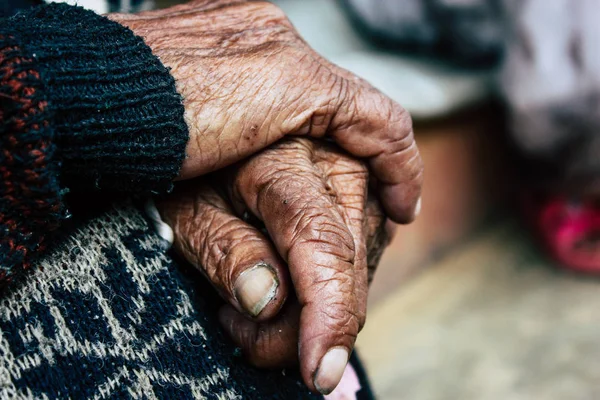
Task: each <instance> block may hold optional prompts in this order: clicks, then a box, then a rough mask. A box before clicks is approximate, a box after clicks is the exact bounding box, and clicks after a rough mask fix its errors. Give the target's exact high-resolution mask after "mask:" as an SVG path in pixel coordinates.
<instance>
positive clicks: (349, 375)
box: [325, 364, 360, 400]
mask: <svg viewBox="0 0 600 400" xmlns="http://www.w3.org/2000/svg"><path fill="white" fill-rule="evenodd" d="M359 390H360V381H359V380H358V376H357V375H356V371H354V368H352V365H350V364H348V365H347V366H346V369H345V370H344V375H342V380H341V381H340V384H339V385H338V386H337V387H336V388H335V390H334V391H333V392H331V393H330V394H328V395H327V396H325V399H326V400H356V392H358V391H359Z"/></svg>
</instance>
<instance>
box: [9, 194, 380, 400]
mask: <svg viewBox="0 0 600 400" xmlns="http://www.w3.org/2000/svg"><path fill="white" fill-rule="evenodd" d="M76 214H78V216H76V217H75V219H76V220H77V221H75V223H74V227H73V228H72V230H71V231H69V232H68V234H65V235H63V236H62V238H61V239H58V241H57V242H53V244H52V246H51V250H50V251H49V252H48V253H47V254H45V255H44V256H43V257H41V258H39V259H38V260H37V261H35V262H34V264H35V268H32V270H31V272H30V273H29V274H28V276H27V279H22V280H19V281H18V282H15V283H14V284H13V285H11V286H10V287H9V288H8V292H7V293H3V295H2V296H1V297H0V398H1V399H22V398H47V399H67V398H70V399H94V398H95V399H123V398H131V399H228V400H229V399H251V400H252V399H268V400H271V399H273V400H276V399H281V400H294V399H319V398H322V396H319V395H315V394H312V393H310V392H309V391H308V389H307V388H306V386H305V385H304V384H303V383H302V381H301V379H300V377H299V373H298V372H297V370H296V369H287V370H282V369H277V370H258V369H255V368H252V367H251V366H249V365H248V364H246V363H245V362H244V361H243V359H242V358H241V353H240V351H239V349H236V348H235V346H234V345H233V344H232V343H231V342H230V341H229V340H228V339H227V337H226V336H225V335H224V333H223V332H222V331H221V330H220V328H219V322H218V318H217V315H216V311H217V309H218V307H219V306H220V304H221V302H219V301H218V300H219V299H218V297H216V296H215V297H213V296H214V294H213V292H211V291H210V288H209V287H208V286H206V287H205V286H203V284H202V282H203V281H204V279H203V278H202V276H200V273H199V272H198V271H196V270H195V269H194V268H186V267H185V266H183V265H178V264H177V263H176V262H175V261H173V259H172V258H171V257H169V255H168V254H166V253H165V252H164V246H163V244H162V243H161V239H160V238H159V237H158V236H157V235H156V234H155V233H154V232H153V231H152V230H151V229H149V226H148V224H147V222H146V221H145V219H144V217H143V216H142V215H141V214H140V212H139V211H138V210H137V209H136V208H135V207H134V206H133V205H132V204H131V203H128V202H125V203H122V204H116V205H114V206H111V207H110V209H109V210H106V211H102V212H94V215H91V216H89V217H85V218H83V217H81V216H79V213H76ZM363 387H365V388H366V387H367V385H366V383H364V382H363ZM361 398H363V397H359V399H361ZM365 398H369V397H365Z"/></svg>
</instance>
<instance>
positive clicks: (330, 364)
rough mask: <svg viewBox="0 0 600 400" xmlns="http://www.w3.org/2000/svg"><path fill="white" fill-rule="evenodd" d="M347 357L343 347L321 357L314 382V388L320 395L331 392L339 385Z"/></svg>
mask: <svg viewBox="0 0 600 400" xmlns="http://www.w3.org/2000/svg"><path fill="white" fill-rule="evenodd" d="M348 357H349V355H348V350H346V349H345V348H344V347H334V348H332V349H330V350H329V351H328V352H327V353H326V354H325V355H324V356H323V358H322V359H321V364H320V365H319V368H318V369H317V372H316V374H315V380H314V384H315V387H316V388H317V390H318V391H319V392H320V393H321V394H329V393H331V392H333V390H334V389H335V388H336V386H337V385H338V383H340V380H341V379H342V375H344V370H345V369H346V364H348Z"/></svg>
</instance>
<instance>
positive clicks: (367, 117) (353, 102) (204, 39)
mask: <svg viewBox="0 0 600 400" xmlns="http://www.w3.org/2000/svg"><path fill="white" fill-rule="evenodd" d="M109 17H110V18H111V19H113V20H115V21H117V22H119V23H121V24H123V25H126V26H128V27H129V28H131V29H132V30H133V31H134V33H136V34H137V35H140V36H142V37H143V38H144V39H145V41H146V43H147V44H148V45H149V46H150V47H151V49H152V51H153V52H154V54H156V55H157V56H158V57H159V58H160V59H161V61H162V62H163V63H164V64H165V65H167V66H168V67H170V68H171V73H172V75H173V76H174V77H175V79H176V81H177V88H178V90H179V92H180V93H181V94H182V96H183V98H184V105H185V110H186V111H185V118H186V122H187V124H188V127H189V129H190V141H189V143H188V146H187V156H188V157H187V159H186V160H185V162H184V165H183V168H182V170H181V175H180V178H181V179H187V178H191V177H195V176H199V175H202V174H205V173H208V172H211V171H215V170H217V169H219V168H221V167H224V166H226V165H229V164H232V163H234V162H236V161H239V160H242V159H244V158H246V157H248V156H249V155H251V154H254V153H256V152H257V151H258V150H261V149H264V148H266V147H267V146H268V145H270V144H272V143H275V142H276V141H277V140H279V139H281V138H283V137H285V136H290V135H300V136H310V137H314V138H319V137H323V136H327V137H328V138H331V139H333V140H334V141H335V142H336V143H337V144H338V145H339V146H340V147H342V148H343V149H345V150H346V151H347V152H349V153H350V154H351V155H353V156H354V157H357V158H365V159H367V160H368V163H369V166H370V169H371V172H372V173H373V175H374V178H375V179H374V180H373V181H374V183H375V184H376V186H377V188H378V193H379V198H380V200H381V203H382V205H383V207H384V209H385V210H386V212H387V215H388V216H389V217H390V218H391V219H393V220H394V221H396V222H410V221H411V220H412V219H413V218H414V216H415V214H416V213H417V211H418V205H417V201H418V199H419V197H420V193H421V183H422V163H421V158H420V156H419V152H418V150H417V146H416V144H415V142H414V138H413V132H412V124H411V120H410V117H409V115H408V114H407V113H406V112H405V111H404V109H403V108H402V107H400V105H398V104H397V103H395V102H393V101H392V100H390V99H389V98H387V97H385V96H383V95H382V94H381V93H380V92H378V91H377V90H375V89H374V88H373V87H371V86H370V85H369V84H367V83H366V82H364V81H362V80H360V79H358V78H357V77H356V76H354V75H352V74H351V73H349V72H347V71H345V70H342V69H341V68H339V67H336V66H335V65H333V64H331V63H329V62H327V61H326V60H324V59H323V58H322V57H320V56H319V55H318V54H316V53H315V52H314V51H313V50H312V49H311V48H310V47H309V46H308V45H307V44H306V43H305V42H304V41H303V40H302V39H301V38H300V36H299V35H298V33H297V32H296V31H295V29H294V28H293V27H292V25H291V23H290V22H289V21H288V19H287V18H286V16H285V15H284V14H283V12H282V11H281V10H280V9H279V8H277V7H276V6H274V5H272V4H270V3H266V2H257V1H251V2H248V1H240V0H237V1H235V0H196V1H192V2H190V3H188V4H185V5H180V6H176V7H172V8H168V9H165V10H159V11H151V12H144V13H140V14H111V15H109ZM375 181H376V182H375Z"/></svg>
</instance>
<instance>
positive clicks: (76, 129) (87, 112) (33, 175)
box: [0, 4, 188, 284]
mask: <svg viewBox="0 0 600 400" xmlns="http://www.w3.org/2000/svg"><path fill="white" fill-rule="evenodd" d="M0 106H1V108H0V284H3V283H6V282H7V281H9V280H11V279H12V278H13V277H14V276H16V275H18V274H19V273H21V272H22V271H23V270H25V269H27V268H28V267H29V266H30V265H31V256H32V255H33V254H35V253H39V252H40V250H41V246H43V242H44V239H45V237H46V236H47V235H48V233H51V232H52V231H53V230H55V229H56V228H57V227H58V226H59V225H60V223H61V221H63V220H64V219H65V218H67V217H68V213H67V212H66V210H65V208H66V207H65V205H64V201H63V197H64V193H65V192H66V191H67V190H76V191H85V190H98V189H103V190H111V191H119V192H128V193H150V192H152V193H157V192H166V191H168V190H170V188H171V187H172V181H173V179H174V178H175V177H176V176H177V174H178V171H179V168H180V166H181V163H182V162H183V158H184V156H185V146H186V143H187V140H188V132H187V126H186V124H185V121H184V119H183V114H184V109H183V104H182V99H181V96H180V95H179V94H178V93H177V91H176V88H175V82H174V79H173V78H172V77H171V75H170V74H169V71H168V70H167V68H165V67H164V66H163V65H162V64H161V63H160V61H159V60H158V58H157V57H155V56H154V55H153V54H152V52H151V50H150V48H149V47H148V46H147V45H146V44H145V43H144V42H143V40H142V39H141V38H139V37H137V36H135V35H134V34H133V32H132V31H131V30H129V29H128V28H125V27H123V26H121V25H120V24H118V23H116V22H113V21H110V20H109V19H107V18H105V17H102V16H99V15H97V14H95V13H93V12H91V11H86V10H84V9H82V8H80V7H73V6H68V5H64V4H50V5H43V6H38V7H35V8H32V9H30V10H28V11H25V12H22V13H20V14H17V15H15V16H13V17H11V18H8V19H3V20H0Z"/></svg>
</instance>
